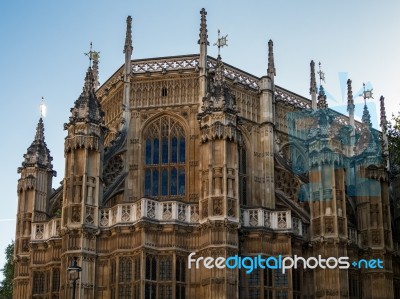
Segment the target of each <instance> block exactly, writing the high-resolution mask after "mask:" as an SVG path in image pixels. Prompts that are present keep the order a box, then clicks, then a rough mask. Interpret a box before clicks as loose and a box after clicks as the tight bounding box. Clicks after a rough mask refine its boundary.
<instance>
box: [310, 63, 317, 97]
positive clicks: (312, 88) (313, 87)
mask: <svg viewBox="0 0 400 299" xmlns="http://www.w3.org/2000/svg"><path fill="white" fill-rule="evenodd" d="M313 93H317V82H316V79H315V62H314V60H311V62H310V94H313Z"/></svg>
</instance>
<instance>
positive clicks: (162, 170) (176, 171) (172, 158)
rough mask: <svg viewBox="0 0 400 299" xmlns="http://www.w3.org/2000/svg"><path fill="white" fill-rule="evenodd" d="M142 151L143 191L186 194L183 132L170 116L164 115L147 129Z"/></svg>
mask: <svg viewBox="0 0 400 299" xmlns="http://www.w3.org/2000/svg"><path fill="white" fill-rule="evenodd" d="M143 136H144V140H145V153H144V158H145V159H144V160H145V161H144V162H145V163H144V165H145V166H144V195H145V196H147V197H156V196H162V197H166V198H168V197H175V196H176V197H180V196H184V195H185V193H186V192H185V187H186V186H185V183H186V175H185V173H186V171H185V167H186V135H185V131H184V129H183V127H182V126H181V125H180V124H179V123H178V122H177V121H176V120H175V119H173V118H172V117H169V116H163V117H161V118H159V119H157V120H155V121H154V122H153V123H151V124H150V126H149V127H148V128H147V129H146V131H145V132H144V134H143Z"/></svg>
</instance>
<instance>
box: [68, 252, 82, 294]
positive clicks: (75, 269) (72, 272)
mask: <svg viewBox="0 0 400 299" xmlns="http://www.w3.org/2000/svg"><path fill="white" fill-rule="evenodd" d="M77 260H78V258H77V257H76V256H74V260H73V262H72V265H71V266H69V267H68V275H69V280H70V281H72V299H75V289H76V281H77V280H78V279H79V273H80V272H81V271H82V268H81V267H79V266H78V261H77Z"/></svg>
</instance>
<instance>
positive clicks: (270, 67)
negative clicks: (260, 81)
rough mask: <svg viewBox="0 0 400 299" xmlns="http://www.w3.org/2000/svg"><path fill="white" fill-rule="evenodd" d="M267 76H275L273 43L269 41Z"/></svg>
mask: <svg viewBox="0 0 400 299" xmlns="http://www.w3.org/2000/svg"><path fill="white" fill-rule="evenodd" d="M267 73H268V76H270V78H273V77H274V76H276V69H275V62H274V43H273V41H272V40H271V39H270V40H269V42H268V70H267Z"/></svg>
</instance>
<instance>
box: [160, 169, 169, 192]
mask: <svg viewBox="0 0 400 299" xmlns="http://www.w3.org/2000/svg"><path fill="white" fill-rule="evenodd" d="M161 184H162V186H161V195H168V171H167V170H166V169H163V170H162V174H161Z"/></svg>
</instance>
